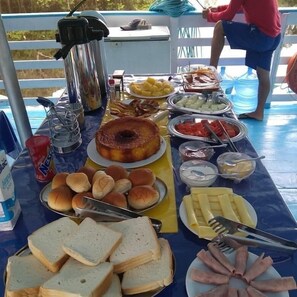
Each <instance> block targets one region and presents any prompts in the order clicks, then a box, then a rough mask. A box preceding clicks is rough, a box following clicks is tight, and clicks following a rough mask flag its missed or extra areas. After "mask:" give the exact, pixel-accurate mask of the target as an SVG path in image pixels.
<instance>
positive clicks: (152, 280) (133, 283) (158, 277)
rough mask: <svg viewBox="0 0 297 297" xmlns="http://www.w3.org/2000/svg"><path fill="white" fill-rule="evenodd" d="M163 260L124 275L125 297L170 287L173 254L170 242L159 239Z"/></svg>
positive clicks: (136, 268)
mask: <svg viewBox="0 0 297 297" xmlns="http://www.w3.org/2000/svg"><path fill="white" fill-rule="evenodd" d="M159 242H160V245H161V258H160V259H159V260H154V261H151V262H149V263H146V264H143V265H140V266H137V267H135V268H133V269H130V270H128V271H126V272H125V273H124V274H123V279H122V290H123V293H124V294H125V295H133V294H139V293H144V292H148V291H152V290H155V289H158V288H161V287H165V286H168V285H170V284H171V283H172V281H173V262H172V252H171V248H170V245H169V243H168V241H167V240H166V239H164V238H160V239H159Z"/></svg>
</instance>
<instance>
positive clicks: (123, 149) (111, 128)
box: [95, 117, 161, 163]
mask: <svg viewBox="0 0 297 297" xmlns="http://www.w3.org/2000/svg"><path fill="white" fill-rule="evenodd" d="M95 139H96V149H97V152H98V153H99V154H100V155H101V156H102V157H103V158H105V159H108V160H112V161H118V162H123V163H130V162H136V161H141V160H145V159H147V158H149V157H150V156H152V155H154V154H155V153H156V152H158V151H159V149H160V143H161V138H160V131H159V127H158V125H157V124H155V123H154V122H153V121H151V120H149V119H143V118H137V117H123V118H118V119H115V120H111V121H109V122H107V123H106V124H104V125H102V126H101V127H100V128H99V130H98V131H97V132H96V138H95Z"/></svg>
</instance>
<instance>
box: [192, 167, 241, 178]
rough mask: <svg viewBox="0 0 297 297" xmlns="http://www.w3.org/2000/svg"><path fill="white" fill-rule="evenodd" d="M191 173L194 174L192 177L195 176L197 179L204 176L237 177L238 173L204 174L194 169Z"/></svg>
mask: <svg viewBox="0 0 297 297" xmlns="http://www.w3.org/2000/svg"><path fill="white" fill-rule="evenodd" d="M191 173H194V175H196V176H197V177H204V176H214V175H217V176H224V177H226V176H238V173H229V174H228V173H227V174H226V173H204V172H202V171H199V170H196V169H193V170H191Z"/></svg>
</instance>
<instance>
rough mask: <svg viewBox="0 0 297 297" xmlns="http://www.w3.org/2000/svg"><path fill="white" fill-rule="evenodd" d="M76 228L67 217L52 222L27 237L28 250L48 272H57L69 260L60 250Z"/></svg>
mask: <svg viewBox="0 0 297 297" xmlns="http://www.w3.org/2000/svg"><path fill="white" fill-rule="evenodd" d="M77 228H78V225H77V224H76V223H75V222H74V221H73V220H71V219H70V218H68V217H63V218H61V219H58V220H56V221H53V222H51V223H49V224H47V225H45V226H43V227H41V228H39V229H38V230H36V231H35V232H33V233H32V234H31V235H29V236H28V246H29V249H30V251H31V252H32V254H33V255H34V256H35V257H36V258H37V259H38V260H39V261H40V262H41V263H42V264H43V265H45V266H46V267H47V268H48V269H49V270H50V271H52V272H57V271H59V270H60V268H61V267H62V266H63V264H64V263H65V262H66V261H67V259H68V258H69V256H68V255H67V254H66V253H65V252H64V250H63V248H62V245H63V242H64V240H65V239H66V238H67V237H68V236H70V235H72V234H73V233H74V232H75V231H76V230H77Z"/></svg>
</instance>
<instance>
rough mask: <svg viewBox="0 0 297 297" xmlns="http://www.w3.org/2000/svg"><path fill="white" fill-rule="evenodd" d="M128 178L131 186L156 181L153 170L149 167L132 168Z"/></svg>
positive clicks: (151, 183)
mask: <svg viewBox="0 0 297 297" xmlns="http://www.w3.org/2000/svg"><path fill="white" fill-rule="evenodd" d="M128 178H129V179H130V181H131V182H132V186H133V187H135V186H143V185H148V186H152V185H153V184H154V183H155V181H156V176H155V174H154V172H153V171H152V170H151V169H149V168H137V169H133V170H132V171H131V172H130V174H129V177H128Z"/></svg>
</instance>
